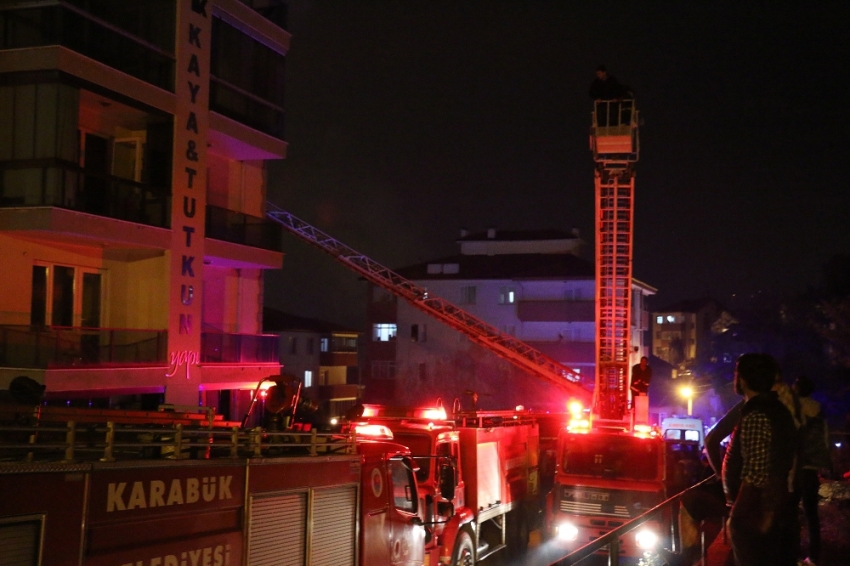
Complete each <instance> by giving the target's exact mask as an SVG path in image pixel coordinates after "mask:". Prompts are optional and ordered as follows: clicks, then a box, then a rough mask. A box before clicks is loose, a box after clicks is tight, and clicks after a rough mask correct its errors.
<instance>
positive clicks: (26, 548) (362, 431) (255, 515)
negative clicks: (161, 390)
mask: <svg viewBox="0 0 850 566" xmlns="http://www.w3.org/2000/svg"><path fill="white" fill-rule="evenodd" d="M239 425H240V423H238V422H225V421H223V420H221V418H220V416H215V415H212V413H211V412H206V413H204V412H198V411H197V410H194V411H187V412H180V411H174V410H171V411H122V410H115V409H112V410H109V409H102V410H100V409H75V408H65V407H52V406H40V407H32V406H2V407H0V493H2V494H3V496H2V497H0V548H2V551H0V553H2V560H0V562H2V563H3V564H4V565H9V566H17V565H21V566H23V565H28V566H29V565H33V564H38V565H41V566H65V565H67V566H72V565H77V566H79V565H84V566H123V565H132V566H240V565H243V564H245V565H247V564H250V565H251V566H262V565H272V564H275V565H277V564H305V565H308V566H324V565H330V564H333V565H339V564H343V565H344V564H348V565H352V566H355V565H370V566H371V565H376V566H379V565H393V566H396V565H398V566H423V565H424V564H427V562H423V560H424V543H425V528H424V527H423V525H422V521H421V519H420V518H419V513H420V509H419V500H420V496H419V493H418V489H417V484H416V478H415V476H414V472H415V469H416V464H415V462H414V460H412V458H411V456H410V451H409V450H408V449H407V448H406V447H404V446H402V445H400V444H398V443H396V442H394V441H393V438H392V433H391V432H390V431H389V430H388V429H387V428H386V427H382V426H379V425H372V426H364V427H356V428H355V429H352V431H351V433H350V434H348V435H345V436H342V435H338V434H336V435H333V434H319V433H317V432H316V431H315V430H311V431H298V430H297V429H296V428H289V429H284V430H277V431H268V430H263V429H261V428H254V429H250V430H245V429H242V428H241V427H240V426H239Z"/></svg>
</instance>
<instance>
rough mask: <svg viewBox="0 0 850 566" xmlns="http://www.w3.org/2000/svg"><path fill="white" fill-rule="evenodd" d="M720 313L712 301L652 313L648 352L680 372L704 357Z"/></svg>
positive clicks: (718, 307) (671, 307) (690, 303)
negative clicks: (650, 338)
mask: <svg viewBox="0 0 850 566" xmlns="http://www.w3.org/2000/svg"><path fill="white" fill-rule="evenodd" d="M722 314H723V310H722V308H721V306H720V304H719V303H718V302H717V301H715V300H714V299H696V300H690V301H682V302H679V303H676V304H672V305H668V306H666V307H664V308H662V309H658V310H656V311H653V313H652V352H653V354H655V355H656V356H657V357H659V358H661V359H662V360H664V361H665V362H667V363H668V364H670V365H671V366H673V367H675V368H680V369H684V368H686V367H689V366H690V365H691V364H693V363H694V362H695V361H696V360H698V359H703V358H704V357H706V356H707V355H708V354H709V352H710V349H711V338H712V335H713V334H714V333H715V332H716V331H717V330H716V329H713V327H715V325H716V323H717V322H718V320H719V319H720V318H721V315H722Z"/></svg>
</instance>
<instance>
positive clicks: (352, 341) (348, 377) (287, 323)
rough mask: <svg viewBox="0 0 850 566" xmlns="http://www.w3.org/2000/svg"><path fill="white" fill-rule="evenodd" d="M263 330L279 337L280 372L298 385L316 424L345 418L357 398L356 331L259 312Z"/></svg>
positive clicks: (279, 312)
mask: <svg viewBox="0 0 850 566" xmlns="http://www.w3.org/2000/svg"><path fill="white" fill-rule="evenodd" d="M263 311H264V315H263V330H264V331H265V332H267V333H274V334H277V335H278V336H280V363H281V365H282V366H283V369H282V373H283V374H284V375H287V376H292V377H294V378H295V379H297V380H298V381H300V382H301V384H302V386H303V394H304V396H305V398H307V399H310V400H312V401H314V402H315V404H316V406H317V408H318V412H319V415H318V418H317V419H316V420H317V421H318V422H319V423H327V422H328V421H329V419H332V418H335V417H336V418H338V417H341V416H343V415H345V413H346V411H348V409H350V408H351V407H353V406H354V405H355V403H356V402H357V399H359V398H360V397H361V390H362V386H361V384H360V365H359V362H360V360H359V343H360V334H361V333H360V332H358V331H357V330H354V329H351V328H347V327H344V326H341V325H339V324H335V323H332V322H327V321H324V320H318V319H315V318H308V317H303V316H296V315H293V314H290V313H285V312H282V311H279V310H276V309H272V308H269V307H266V308H265V309H263Z"/></svg>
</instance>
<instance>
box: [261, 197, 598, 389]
mask: <svg viewBox="0 0 850 566" xmlns="http://www.w3.org/2000/svg"><path fill="white" fill-rule="evenodd" d="M266 215H267V216H268V217H269V218H271V219H272V220H274V221H275V222H277V223H278V224H280V225H281V226H283V227H284V228H286V229H287V230H288V231H289V232H291V233H292V234H295V235H296V236H298V237H299V238H301V239H302V240H304V241H306V242H308V243H310V244H312V245H314V246H316V247H318V248H320V249H321V250H323V251H324V252H326V253H328V254H330V255H331V256H332V257H333V258H334V259H336V260H337V261H339V262H340V263H342V264H344V265H345V266H346V267H348V268H350V269H352V270H354V271H355V272H357V273H358V274H360V275H361V276H363V277H364V278H365V279H367V280H368V281H370V282H372V283H374V284H375V285H378V286H379V287H382V288H384V289H386V290H388V291H390V292H391V293H393V294H395V295H396V296H398V297H401V298H402V299H404V300H406V301H407V302H408V303H410V305H411V306H413V307H415V308H417V309H419V310H421V311H423V312H425V313H426V314H429V315H431V316H433V317H434V318H436V319H437V320H439V321H441V322H443V323H445V324H447V325H448V326H449V327H451V328H453V329H455V330H457V331H459V332H462V333H464V334H465V335H466V336H468V337H469V338H470V339H471V340H473V341H474V342H476V343H478V344H480V345H482V346H484V347H485V348H487V349H489V350H490V351H492V352H494V353H496V354H497V355H499V356H502V357H503V358H505V359H507V360H508V361H510V362H512V363H513V364H514V365H516V366H518V367H519V368H521V369H523V370H525V371H528V372H531V373H532V374H534V375H536V376H537V377H540V378H542V379H544V380H546V381H548V382H549V383H551V384H553V385H555V386H557V387H559V388H561V389H562V390H564V391H566V393H567V394H569V395H572V396H573V397H577V398H580V399H581V400H583V401H587V400H588V399H589V397H590V392H589V391H588V390H587V389H585V388H584V387H582V386H581V385H580V384H579V383H578V382H579V380H580V376H579V374H577V373H576V372H574V371H573V370H571V369H569V368H567V367H565V366H563V365H561V364H560V363H558V362H556V361H555V360H553V359H551V358H549V357H548V356H546V355H545V354H543V353H541V352H539V351H537V350H535V349H534V348H532V347H531V346H529V345H528V344H525V343H524V342H522V341H521V340H518V339H516V338H515V337H513V336H510V335H508V334H505V333H502V332H500V331H499V330H498V329H496V328H494V327H493V326H490V325H489V324H487V323H486V322H484V321H482V320H480V319H478V318H476V317H474V316H472V315H471V314H469V313H468V312H465V311H464V310H462V309H460V308H458V307H456V306H455V305H453V304H451V303H449V302H448V301H446V300H444V299H441V298H439V297H434V296H430V295H429V294H428V291H427V289H424V288H422V287H419V286H418V285H416V284H415V283H413V282H412V281H410V280H408V279H405V278H404V277H402V276H401V275H399V274H397V273H395V272H393V271H392V270H390V269H388V268H386V267H384V266H383V265H381V264H379V263H377V262H375V261H373V260H371V259H370V258H368V257H366V256H365V255H363V254H361V253H359V252H357V251H355V250H353V249H351V248H349V247H348V246H346V245H345V244H343V243H342V242H340V241H338V240H336V239H334V238H332V237H331V236H329V235H328V234H326V233H324V232H322V231H321V230H319V229H318V228H316V227H315V226H311V225H310V224H308V223H307V222H305V221H303V220H301V219H299V218H297V217H296V216H294V215H292V214H290V213H289V212H287V211H285V210H282V209H280V208H278V207H277V206H275V205H274V204H272V203H268V206H267V212H266Z"/></svg>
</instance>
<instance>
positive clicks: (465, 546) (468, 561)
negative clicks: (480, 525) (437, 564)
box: [452, 530, 475, 566]
mask: <svg viewBox="0 0 850 566" xmlns="http://www.w3.org/2000/svg"><path fill="white" fill-rule="evenodd" d="M452 566H475V547H474V546H473V544H472V537H471V536H470V535H469V533H468V532H467V531H466V530H462V531H460V532H459V533H458V535H457V542H455V551H454V554H453V556H452Z"/></svg>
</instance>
